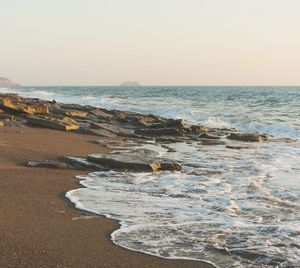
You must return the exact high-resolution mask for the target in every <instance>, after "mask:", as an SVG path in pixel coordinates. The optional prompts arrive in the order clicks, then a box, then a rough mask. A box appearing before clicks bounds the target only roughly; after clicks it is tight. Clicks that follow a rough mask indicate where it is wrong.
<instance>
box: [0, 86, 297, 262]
mask: <svg viewBox="0 0 300 268" xmlns="http://www.w3.org/2000/svg"><path fill="white" fill-rule="evenodd" d="M15 90H16V91H17V92H21V94H22V95H24V96H27V97H39V98H43V99H48V100H52V99H55V100H57V101H61V102H67V103H79V104H89V105H94V106H99V107H102V108H108V109H120V110H129V111H135V112H141V113H152V114H157V115H161V116H164V117H168V118H182V119H184V120H185V121H186V122H187V123H189V124H205V125H208V126H211V127H234V128H236V129H238V130H241V131H255V132H259V133H265V134H268V135H270V136H271V139H270V141H268V142H264V143H256V144H253V148H251V149H247V150H231V149H228V148H225V146H224V145H214V146H205V145H201V144H199V143H197V142H193V143H174V144H168V146H169V147H171V149H173V150H167V149H165V148H163V147H161V146H160V145H156V144H152V145H150V146H152V149H153V150H155V151H156V152H157V153H158V154H159V156H160V157H166V158H169V159H173V160H176V161H178V162H179V163H181V165H182V166H183V171H181V172H158V173H128V172H127V173H122V172H113V171H110V172H93V173H91V174H88V175H86V176H78V179H79V180H80V183H81V184H82V185H83V186H84V188H80V189H76V190H72V191H69V192H68V193H67V197H68V198H69V199H70V200H71V201H72V202H74V203H75V205H76V206H77V207H78V208H81V209H84V210H87V211H92V212H94V213H97V214H100V215H105V216H107V217H110V218H113V219H116V220H118V221H119V222H120V228H119V229H118V230H116V231H115V232H114V233H113V234H112V236H111V237H112V240H113V242H114V243H116V244H118V245H120V246H122V247H125V248H128V249H132V250H135V251H141V252H145V253H148V254H152V255H157V256H161V257H165V258H189V259H196V260H206V261H209V262H211V263H214V264H215V265H216V266H219V267H300V88H299V87H298V88H297V87H137V88H123V87H23V88H18V89H15ZM0 91H2V92H3V91H4V89H2V90H0ZM145 146H148V147H149V145H147V144H146V145H141V147H145ZM91 153H93V152H91Z"/></svg>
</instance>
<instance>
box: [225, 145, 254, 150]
mask: <svg viewBox="0 0 300 268" xmlns="http://www.w3.org/2000/svg"><path fill="white" fill-rule="evenodd" d="M226 148H228V149H234V150H242V149H254V147H253V146H249V145H226Z"/></svg>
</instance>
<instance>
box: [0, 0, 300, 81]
mask: <svg viewBox="0 0 300 268" xmlns="http://www.w3.org/2000/svg"><path fill="white" fill-rule="evenodd" d="M299 14H300V1H299V0H26V1H25V0H0V76H4V77H9V78H11V79H12V80H14V81H16V82H18V83H20V84H22V85H119V84H121V83H122V82H124V81H128V80H129V81H138V82H139V83H141V84H142V85H300V73H299V71H300V15H299Z"/></svg>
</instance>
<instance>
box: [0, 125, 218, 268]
mask: <svg viewBox="0 0 300 268" xmlns="http://www.w3.org/2000/svg"><path fill="white" fill-rule="evenodd" d="M0 134H1V143H0V146H1V155H0V159H1V161H0V162H1V164H0V170H1V173H0V187H1V189H2V191H1V195H2V198H1V199H2V200H5V201H4V202H2V204H1V205H0V206H1V211H2V212H3V214H2V217H0V227H1V231H0V237H1V244H0V249H1V252H2V256H1V259H0V266H2V267H40V266H44V267H45V266H47V267H183V266H184V267H200V268H201V267H205V268H206V267H213V266H212V265H209V264H208V263H205V262H200V261H188V260H177V259H176V260H168V259H164V258H159V257H154V256H151V255H146V254H145V253H140V252H134V251H131V250H127V249H124V248H122V247H120V246H117V245H115V244H114V243H113V242H112V241H111V239H110V234H111V233H112V232H113V231H115V230H116V229H118V226H119V224H118V223H117V221H114V220H111V219H107V218H105V217H104V216H95V215H94V214H91V213H87V212H84V211H81V210H78V209H74V208H75V205H74V204H73V203H72V202H71V201H70V200H69V201H68V202H67V198H66V197H65V196H64V194H65V193H66V192H67V191H69V190H71V189H76V188H78V187H82V186H81V185H80V184H79V182H78V181H76V179H75V178H74V176H76V175H80V173H82V174H86V172H83V171H78V170H75V171H74V170H55V169H49V168H29V167H25V166H24V165H23V164H24V163H25V162H26V161H28V160H42V159H51V158H52V159H53V158H56V157H58V156H61V155H77V156H81V155H85V154H87V153H91V152H93V153H97V152H98V153H100V152H103V151H104V148H103V147H101V146H99V145H97V146H95V144H93V143H91V142H90V141H92V140H94V139H95V137H94V136H89V135H81V134H77V133H69V132H61V131H56V130H49V129H44V128H35V127H34V128H33V127H27V126H26V127H2V128H0ZM25 141H26V142H25ZM41 174H42V176H41ZM70 178H72V179H71V180H70ZM90 216H92V217H90ZM84 218H86V219H84Z"/></svg>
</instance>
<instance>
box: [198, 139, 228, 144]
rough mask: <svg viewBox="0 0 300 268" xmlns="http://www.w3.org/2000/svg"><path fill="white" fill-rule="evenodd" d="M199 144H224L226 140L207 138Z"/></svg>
mask: <svg viewBox="0 0 300 268" xmlns="http://www.w3.org/2000/svg"><path fill="white" fill-rule="evenodd" d="M200 144H201V145H224V144H226V142H225V141H220V140H209V139H207V140H202V141H201V143H200Z"/></svg>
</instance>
